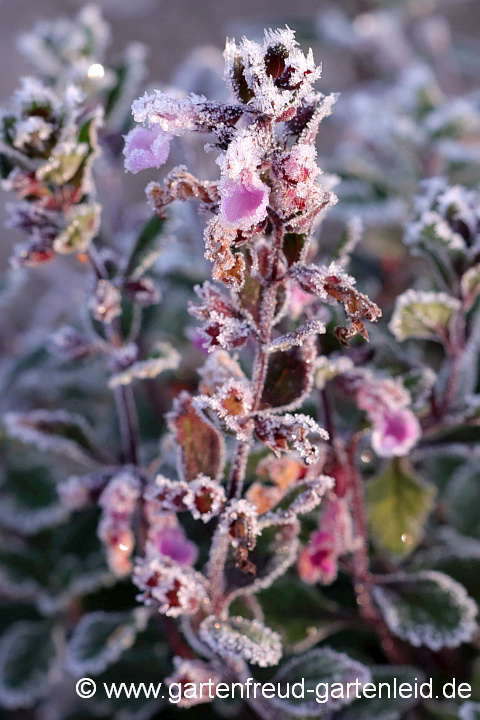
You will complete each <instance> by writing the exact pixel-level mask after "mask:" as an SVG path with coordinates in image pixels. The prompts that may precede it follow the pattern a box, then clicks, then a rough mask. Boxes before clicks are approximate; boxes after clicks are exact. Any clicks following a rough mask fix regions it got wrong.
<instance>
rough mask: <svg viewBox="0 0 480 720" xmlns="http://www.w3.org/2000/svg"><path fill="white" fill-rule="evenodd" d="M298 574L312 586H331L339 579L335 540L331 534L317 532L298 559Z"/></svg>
mask: <svg viewBox="0 0 480 720" xmlns="http://www.w3.org/2000/svg"><path fill="white" fill-rule="evenodd" d="M297 568H298V574H299V576H300V578H301V579H302V580H303V581H304V582H306V583H309V584H310V585H315V584H316V583H322V585H329V584H330V583H332V582H333V581H334V580H335V578H336V577H337V555H336V552H335V540H334V537H333V535H332V534H331V533H329V532H324V531H323V530H317V531H316V532H314V533H313V534H312V536H311V537H310V541H309V543H308V545H307V546H306V547H304V548H303V550H302V551H301V552H300V555H299V557H298V564H297Z"/></svg>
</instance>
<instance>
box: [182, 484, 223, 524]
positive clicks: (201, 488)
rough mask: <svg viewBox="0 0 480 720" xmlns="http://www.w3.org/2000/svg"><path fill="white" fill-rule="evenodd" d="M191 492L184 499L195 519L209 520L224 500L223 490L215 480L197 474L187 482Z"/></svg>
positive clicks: (205, 521) (217, 512)
mask: <svg viewBox="0 0 480 720" xmlns="http://www.w3.org/2000/svg"><path fill="white" fill-rule="evenodd" d="M188 488H189V491H190V493H191V494H189V495H188V496H187V499H186V500H185V501H184V502H185V505H186V506H187V507H188V509H189V510H190V512H191V513H192V516H193V517H194V518H195V520H203V522H204V523H207V522H209V521H210V520H211V519H212V518H213V517H215V516H216V515H218V514H219V512H220V511H221V509H222V508H223V506H224V504H225V502H226V496H225V490H224V489H223V487H222V486H221V485H219V484H218V482H216V481H215V480H212V479H211V478H209V477H207V476H206V475H199V476H198V477H196V478H195V480H192V481H191V482H190V483H189V484H188Z"/></svg>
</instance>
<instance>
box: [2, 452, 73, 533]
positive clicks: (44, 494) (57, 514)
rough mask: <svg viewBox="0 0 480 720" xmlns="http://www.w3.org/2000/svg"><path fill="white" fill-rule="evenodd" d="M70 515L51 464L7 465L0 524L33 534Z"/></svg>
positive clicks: (3, 484) (3, 483)
mask: <svg viewBox="0 0 480 720" xmlns="http://www.w3.org/2000/svg"><path fill="white" fill-rule="evenodd" d="M67 515H68V513H67V511H66V510H65V508H64V507H63V506H62V505H61V503H60V500H59V497H58V494H57V490H56V483H55V480H54V479H53V478H52V473H51V471H50V470H49V469H48V468H46V467H45V466H43V465H38V466H35V467H27V468H19V467H17V468H9V469H8V471H7V473H6V476H5V479H4V480H3V482H2V484H1V486H0V524H2V525H4V526H5V527H7V528H11V529H13V530H17V531H19V532H21V533H23V534H25V535H30V534H33V533H36V532H38V531H39V530H42V529H43V528H45V527H50V526H52V525H57V524H58V523H59V522H62V521H63V520H65V519H66V517H67Z"/></svg>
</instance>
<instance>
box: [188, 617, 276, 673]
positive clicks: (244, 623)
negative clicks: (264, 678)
mask: <svg viewBox="0 0 480 720" xmlns="http://www.w3.org/2000/svg"><path fill="white" fill-rule="evenodd" d="M199 634H200V639H201V640H202V641H203V642H204V643H205V644H206V645H207V646H208V647H209V648H210V649H211V650H213V652H214V653H217V654H218V655H220V657H224V658H231V659H233V660H237V659H238V658H239V657H240V658H242V659H243V660H246V661H247V662H249V663H252V665H259V666H260V667H268V666H270V665H277V663H278V662H279V660H280V658H281V657H282V643H281V640H280V636H279V635H278V633H276V632H274V631H273V630H270V628H268V627H265V625H263V624H262V623H260V622H258V621H256V620H247V619H246V618H242V617H230V618H228V619H227V620H221V619H220V618H218V617H216V616H215V615H210V616H209V617H207V618H205V620H203V622H202V623H201V625H200V631H199Z"/></svg>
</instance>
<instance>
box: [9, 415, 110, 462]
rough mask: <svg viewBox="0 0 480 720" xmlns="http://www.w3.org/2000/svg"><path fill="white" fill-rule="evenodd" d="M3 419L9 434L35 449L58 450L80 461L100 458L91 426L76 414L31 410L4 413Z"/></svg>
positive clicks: (100, 454) (102, 457)
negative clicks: (33, 446)
mask: <svg viewBox="0 0 480 720" xmlns="http://www.w3.org/2000/svg"><path fill="white" fill-rule="evenodd" d="M4 422H5V427H6V430H7V434H8V435H9V436H10V437H13V438H16V439H18V440H20V442H23V443H25V444H27V445H35V446H36V447H37V448H38V449H39V450H42V451H48V452H54V453H58V454H60V455H64V456H65V457H68V458H70V459H71V460H73V461H74V462H79V463H82V464H85V463H86V464H91V463H92V461H98V460H100V461H103V460H104V456H103V454H102V453H101V451H100V450H99V449H98V448H97V447H96V444H95V440H94V437H93V431H92V429H91V428H90V426H89V425H88V423H87V422H86V421H85V419H84V418H83V417H81V416H80V415H76V414H73V413H67V412H64V411H63V410H55V411H51V410H32V411H31V412H28V413H7V414H6V415H5V417H4Z"/></svg>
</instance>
